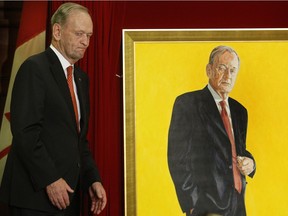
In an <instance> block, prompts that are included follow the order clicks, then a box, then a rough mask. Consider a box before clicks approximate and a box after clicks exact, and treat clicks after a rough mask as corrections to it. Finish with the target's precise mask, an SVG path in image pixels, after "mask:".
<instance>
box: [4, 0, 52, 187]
mask: <svg viewBox="0 0 288 216" xmlns="http://www.w3.org/2000/svg"><path fill="white" fill-rule="evenodd" d="M47 12H48V2H47V1H40V2H36V1H24V2H23V8H22V14H21V20H20V26H19V32H18V38H17V43H16V50H15V53H14V60H13V65H12V71H11V77H10V82H9V87H8V93H7V98H6V102H5V107H4V113H3V116H2V125H1V129H0V182H1V181H2V175H3V171H4V166H5V163H6V159H7V154H8V152H9V150H10V147H11V143H12V134H11V131H10V102H11V93H12V87H13V83H14V79H15V76H16V74H17V71H18V69H19V67H20V65H21V64H22V63H23V62H24V61H25V60H26V59H27V58H28V57H29V56H31V55H34V54H36V53H39V52H42V51H44V49H45V44H46V25H47Z"/></svg>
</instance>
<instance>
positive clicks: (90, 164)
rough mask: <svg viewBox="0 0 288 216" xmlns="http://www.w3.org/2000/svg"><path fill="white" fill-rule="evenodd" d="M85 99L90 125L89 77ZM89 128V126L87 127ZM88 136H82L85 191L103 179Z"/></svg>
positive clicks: (86, 78)
mask: <svg viewBox="0 0 288 216" xmlns="http://www.w3.org/2000/svg"><path fill="white" fill-rule="evenodd" d="M84 80H85V87H86V88H85V92H84V94H85V99H86V104H85V107H86V113H87V116H86V117H87V119H86V123H87V124H88V121H89V113H90V107H89V106H90V103H89V79H88V76H85V79H84ZM85 127H88V126H85ZM86 136H87V134H86V133H85V134H83V136H82V141H81V143H82V151H81V158H82V165H83V170H82V179H83V189H84V190H88V188H89V187H90V186H91V185H92V184H93V183H94V182H101V177H100V174H99V170H98V167H97V165H96V163H95V161H94V159H93V157H92V154H91V151H90V149H89V142H88V140H87V138H86Z"/></svg>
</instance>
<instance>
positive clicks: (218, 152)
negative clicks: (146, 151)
mask: <svg viewBox="0 0 288 216" xmlns="http://www.w3.org/2000/svg"><path fill="white" fill-rule="evenodd" d="M228 102H229V106H230V111H231V116H232V121H233V129H234V136H235V143H236V149H237V155H241V156H247V157H250V158H252V159H253V157H252V155H251V154H250V153H249V152H248V151H247V150H246V132H247V111H246V109H245V108H244V107H243V106H242V105H241V104H240V103H238V102H237V101H235V100H233V99H232V98H229V101H228ZM253 160H254V159H253ZM168 163H169V169H170V173H171V176H172V179H173V182H174V185H175V188H176V192H177V196H178V200H179V203H180V205H181V208H182V211H183V212H189V210H190V209H192V208H194V209H195V210H197V211H198V212H203V213H205V212H210V213H217V212H221V211H225V210H226V209H227V208H228V207H229V204H230V202H229V201H230V198H231V194H232V191H233V190H234V189H233V188H234V186H233V184H234V183H233V173H232V154H231V144H230V141H229V138H228V135H227V133H226V131H225V128H224V125H223V122H222V119H221V115H220V113H219V111H218V108H217V106H216V104H215V101H214V98H213V96H212V94H211V93H210V91H209V89H208V87H206V88H204V89H203V90H200V91H195V92H189V93H185V94H183V95H181V96H179V97H177V99H176V101H175V104H174V108H173V114H172V119H171V124H170V129H169V137H168ZM253 175H254V172H253V173H252V174H251V176H253ZM242 183H243V184H242V185H243V190H242V191H243V193H244V191H245V187H246V181H245V177H244V176H242ZM243 193H242V194H243Z"/></svg>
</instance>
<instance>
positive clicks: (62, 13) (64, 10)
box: [51, 2, 89, 27]
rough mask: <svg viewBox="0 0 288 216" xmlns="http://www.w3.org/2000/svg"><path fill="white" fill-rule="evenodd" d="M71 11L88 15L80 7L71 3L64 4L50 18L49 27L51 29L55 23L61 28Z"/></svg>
mask: <svg viewBox="0 0 288 216" xmlns="http://www.w3.org/2000/svg"><path fill="white" fill-rule="evenodd" d="M73 10H78V11H83V12H85V13H87V14H89V11H88V9H87V8H86V7H84V6H82V5H79V4H76V3H72V2H68V3H64V4H62V5H60V7H59V8H58V9H57V10H56V11H55V13H54V14H53V16H52V17H51V26H52V27H53V25H54V24H55V23H58V24H60V25H61V26H63V25H64V24H65V23H66V20H67V17H68V16H69V14H70V13H71V12H72V11H73Z"/></svg>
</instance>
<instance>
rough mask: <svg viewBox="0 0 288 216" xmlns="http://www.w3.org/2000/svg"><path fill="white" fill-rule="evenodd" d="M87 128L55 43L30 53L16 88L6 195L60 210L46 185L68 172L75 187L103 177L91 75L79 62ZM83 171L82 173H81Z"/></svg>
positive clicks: (1, 195) (18, 202)
mask: <svg viewBox="0 0 288 216" xmlns="http://www.w3.org/2000/svg"><path fill="white" fill-rule="evenodd" d="M74 71H75V82H76V85H77V92H78V97H79V103H80V110H81V121H80V126H81V132H80V133H78V132H77V127H76V121H75V115H74V110H73V105H72V100H71V96H70V93H69V89H68V85H67V81H66V77H65V74H64V72H63V69H62V66H61V64H60V61H59V60H58V58H57V56H56V54H55V53H54V52H53V51H52V49H50V48H48V49H47V50H46V51H44V52H43V53H40V54H38V55H35V56H32V57H30V58H28V59H27V60H26V61H25V62H24V63H23V64H22V65H21V67H20V69H19V71H18V73H17V76H16V78H15V83H14V87H13V91H12V99H11V131H12V135H13V141H12V148H11V151H10V153H9V156H8V159H7V162H6V167H5V171H4V175H3V180H2V184H1V188H0V199H1V200H3V201H5V202H8V203H9V204H11V205H14V206H17V207H23V208H30V209H38V210H42V211H50V212H54V211H57V209H56V208H55V207H54V206H52V204H51V203H50V201H49V200H48V196H47V194H46V190H45V188H46V186H47V185H49V184H51V183H52V182H54V181H56V180H58V179H59V178H64V179H65V180H66V181H67V183H68V184H69V185H70V187H71V188H73V189H75V187H76V185H77V184H78V182H79V181H80V184H81V186H82V188H83V189H87V187H88V186H89V185H91V183H92V182H94V181H100V177H99V173H98V170H97V168H96V166H95V163H94V161H93V158H92V157H91V154H90V151H89V149H88V142H87V140H86V135H87V130H88V118H89V89H88V82H89V80H88V76H87V75H86V74H85V73H84V72H83V71H81V70H80V69H79V68H77V67H75V70H74ZM80 176H81V177H80Z"/></svg>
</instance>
